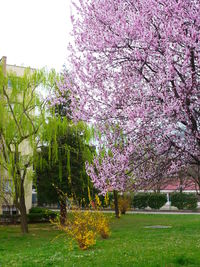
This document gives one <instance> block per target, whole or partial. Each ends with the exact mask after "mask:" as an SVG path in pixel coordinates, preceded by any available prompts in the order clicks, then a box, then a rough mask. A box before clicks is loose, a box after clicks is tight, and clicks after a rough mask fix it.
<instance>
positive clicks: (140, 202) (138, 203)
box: [132, 193, 149, 209]
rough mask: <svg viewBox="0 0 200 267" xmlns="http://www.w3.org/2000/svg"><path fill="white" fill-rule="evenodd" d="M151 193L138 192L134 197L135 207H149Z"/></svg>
mask: <svg viewBox="0 0 200 267" xmlns="http://www.w3.org/2000/svg"><path fill="white" fill-rule="evenodd" d="M148 200H149V194H147V193H138V194H135V195H134V197H133V201H132V204H133V207H134V208H137V209H145V208H146V207H148Z"/></svg>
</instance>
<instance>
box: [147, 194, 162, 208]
mask: <svg viewBox="0 0 200 267" xmlns="http://www.w3.org/2000/svg"><path fill="white" fill-rule="evenodd" d="M166 202H167V196H166V195H165V194H161V193H152V194H149V199H148V206H149V207H150V208H151V209H157V210H159V209H160V208H162V206H164V205H165V203H166Z"/></svg>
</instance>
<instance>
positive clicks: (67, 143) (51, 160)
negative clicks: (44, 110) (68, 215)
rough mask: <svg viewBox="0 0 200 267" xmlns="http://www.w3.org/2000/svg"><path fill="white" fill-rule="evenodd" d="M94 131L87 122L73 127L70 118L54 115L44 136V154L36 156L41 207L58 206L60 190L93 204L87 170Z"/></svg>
mask: <svg viewBox="0 0 200 267" xmlns="http://www.w3.org/2000/svg"><path fill="white" fill-rule="evenodd" d="M91 136H92V134H91V130H90V128H89V127H87V126H86V125H85V124H84V123H83V122H80V123H78V124H76V125H75V124H73V123H72V122H71V121H70V120H69V119H68V118H67V117H66V116H65V117H61V116H60V115H59V114H51V116H49V118H48V121H47V122H46V123H45V125H44V127H43V132H41V136H40V140H41V144H42V145H41V151H40V152H37V153H36V154H35V169H36V180H37V181H36V186H37V191H38V203H39V204H40V205H41V204H43V203H58V201H59V194H58V191H57V189H56V188H58V189H59V190H61V191H62V192H63V193H65V194H67V196H68V197H73V198H75V199H76V200H77V201H78V202H79V204H84V203H89V200H88V187H89V188H92V183H91V181H90V179H89V177H88V175H87V173H86V170H85V162H86V161H89V162H91V160H92V158H93V154H94V148H93V147H91V146H90V145H89V140H91Z"/></svg>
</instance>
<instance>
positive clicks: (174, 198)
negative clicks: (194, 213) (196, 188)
mask: <svg viewBox="0 0 200 267" xmlns="http://www.w3.org/2000/svg"><path fill="white" fill-rule="evenodd" d="M171 205H172V206H174V207H176V208H178V209H179V210H183V209H191V210H194V209H196V208H197V196H196V195H195V194H186V193H178V192H176V193H173V194H171Z"/></svg>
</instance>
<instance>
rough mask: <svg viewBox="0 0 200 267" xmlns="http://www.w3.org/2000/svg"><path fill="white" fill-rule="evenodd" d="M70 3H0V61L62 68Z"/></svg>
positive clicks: (62, 0)
mask: <svg viewBox="0 0 200 267" xmlns="http://www.w3.org/2000/svg"><path fill="white" fill-rule="evenodd" d="M70 6H71V0H0V58H1V57H2V56H7V63H8V64H16V65H24V66H30V67H34V68H42V67H45V66H47V67H48V68H55V69H56V70H57V71H60V70H61V69H62V66H63V64H64V63H65V62H66V58H67V46H68V43H69V38H70V35H69V32H70V31H71V28H72V26H71V22H70Z"/></svg>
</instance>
